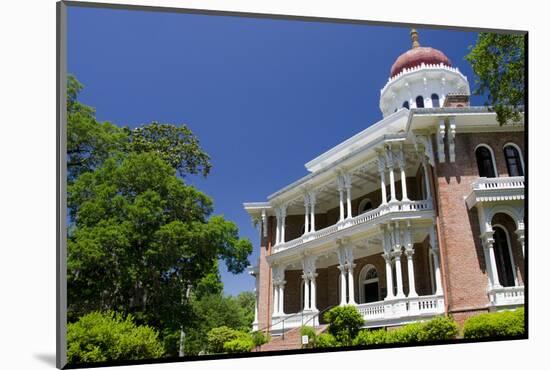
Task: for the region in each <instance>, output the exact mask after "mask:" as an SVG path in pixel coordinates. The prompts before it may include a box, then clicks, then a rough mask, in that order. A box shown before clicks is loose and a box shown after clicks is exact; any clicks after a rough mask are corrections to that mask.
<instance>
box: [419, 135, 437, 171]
mask: <svg viewBox="0 0 550 370" xmlns="http://www.w3.org/2000/svg"><path fill="white" fill-rule="evenodd" d="M416 140H417V141H418V142H420V143H421V144H422V146H423V147H424V155H425V156H426V157H427V158H428V162H429V163H430V165H431V166H432V167H435V156H434V151H433V148H432V140H431V138H430V137H429V136H424V135H417V136H416Z"/></svg>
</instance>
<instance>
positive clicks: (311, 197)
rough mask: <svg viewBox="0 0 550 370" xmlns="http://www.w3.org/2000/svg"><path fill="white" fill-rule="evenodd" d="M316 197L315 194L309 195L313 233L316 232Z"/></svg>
mask: <svg viewBox="0 0 550 370" xmlns="http://www.w3.org/2000/svg"><path fill="white" fill-rule="evenodd" d="M315 196H316V194H315V192H310V193H309V204H310V207H311V232H315V203H316V202H317V201H316V199H315Z"/></svg>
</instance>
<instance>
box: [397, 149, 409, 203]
mask: <svg viewBox="0 0 550 370" xmlns="http://www.w3.org/2000/svg"><path fill="white" fill-rule="evenodd" d="M402 155H404V154H402ZM399 168H400V170H401V192H402V193H403V196H402V197H401V201H407V200H409V197H408V196H407V175H406V174H405V158H403V160H402V161H399Z"/></svg>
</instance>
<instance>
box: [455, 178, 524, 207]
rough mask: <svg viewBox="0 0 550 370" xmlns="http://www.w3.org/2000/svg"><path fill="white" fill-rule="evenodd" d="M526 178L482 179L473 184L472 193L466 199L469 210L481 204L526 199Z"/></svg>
mask: <svg viewBox="0 0 550 370" xmlns="http://www.w3.org/2000/svg"><path fill="white" fill-rule="evenodd" d="M524 188H525V178H524V177H523V176H515V177H492V178H488V177H480V178H479V179H477V180H475V181H474V182H473V183H472V192H471V193H470V194H469V195H468V197H467V198H466V204H467V205H468V208H472V207H473V206H475V205H476V204H477V203H479V202H495V201H505V200H523V199H524V192H525V191H524Z"/></svg>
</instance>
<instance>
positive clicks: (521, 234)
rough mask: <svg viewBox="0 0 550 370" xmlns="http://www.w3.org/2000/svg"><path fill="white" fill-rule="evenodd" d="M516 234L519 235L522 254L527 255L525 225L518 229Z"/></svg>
mask: <svg viewBox="0 0 550 370" xmlns="http://www.w3.org/2000/svg"><path fill="white" fill-rule="evenodd" d="M516 235H517V236H518V241H519V243H520V244H521V255H522V256H523V257H525V230H524V229H523V227H521V228H519V227H518V229H517V230H516Z"/></svg>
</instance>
